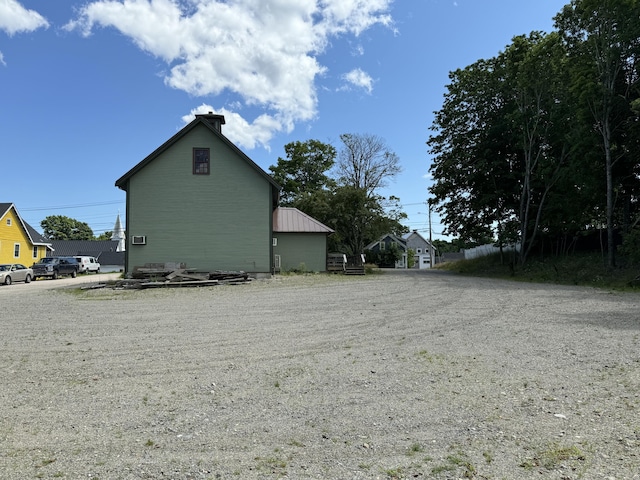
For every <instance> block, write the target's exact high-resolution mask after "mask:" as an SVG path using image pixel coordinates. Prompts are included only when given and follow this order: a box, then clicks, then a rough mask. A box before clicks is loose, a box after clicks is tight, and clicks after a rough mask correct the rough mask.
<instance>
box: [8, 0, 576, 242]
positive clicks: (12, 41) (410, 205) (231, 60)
mask: <svg viewBox="0 0 640 480" xmlns="http://www.w3.org/2000/svg"><path fill="white" fill-rule="evenodd" d="M566 3H568V1H559V0H558V1H556V0H482V1H481V0H455V1H453V0H395V1H393V0H322V1H320V0H226V1H221V0H121V1H114V0H112V1H86V0H55V1H52V0H19V1H18V0H0V165H1V170H0V179H1V180H2V182H1V183H2V185H4V188H3V189H2V192H3V193H2V195H0V201H1V202H10V203H14V204H15V205H16V207H17V209H18V211H19V212H20V214H21V216H22V217H23V218H24V220H26V221H27V222H28V223H29V224H31V225H32V226H33V227H35V228H36V229H37V230H39V231H42V229H41V228H40V222H41V220H42V219H44V218H45V217H47V216H49V215H66V216H69V217H72V218H75V219H77V220H80V221H83V222H87V223H88V224H89V225H90V226H91V228H92V229H93V231H94V233H95V234H96V235H97V234H100V233H102V232H104V231H105V230H111V229H112V228H113V225H114V223H115V220H116V217H117V215H118V214H120V215H121V219H122V220H123V222H124V220H125V217H124V215H125V193H124V192H123V191H121V190H119V189H118V188H116V187H115V186H114V182H115V181H116V180H117V179H118V178H119V177H120V176H122V175H123V174H124V173H126V172H127V171H128V170H129V169H130V168H131V167H133V166H134V165H135V164H137V163H138V162H139V161H141V160H142V159H143V158H145V157H146V156H147V155H148V154H149V153H151V152H152V151H154V150H155V149H156V148H157V147H158V146H160V145H161V144H162V143H164V142H165V141H166V140H167V139H169V138H170V137H171V136H172V135H173V134H175V133H176V132H177V131H178V130H179V129H180V128H182V127H183V126H184V125H186V123H188V121H190V119H191V118H193V115H194V114H195V113H200V112H207V111H214V112H216V113H222V114H224V115H225V118H226V125H225V126H224V127H223V133H224V134H225V135H226V136H227V137H228V138H229V139H230V140H231V141H233V142H234V143H236V145H238V146H239V147H240V148H241V149H242V150H243V151H244V152H245V153H246V154H247V155H248V156H249V157H251V158H252V159H253V160H254V161H255V162H256V163H257V164H258V165H260V166H261V167H262V168H263V169H264V170H266V171H268V168H269V166H270V165H275V164H276V163H277V159H278V157H284V145H286V144H287V143H289V142H292V141H296V140H299V141H305V140H308V139H311V138H313V139H317V140H320V141H322V142H326V143H331V144H333V145H334V146H336V147H338V148H339V147H340V141H339V136H340V134H343V133H356V134H371V135H377V136H379V137H381V138H383V139H384V140H385V142H386V144H387V145H388V147H389V148H390V149H391V150H393V151H394V152H395V153H396V154H397V155H398V156H399V158H400V162H401V165H402V169H403V171H402V173H401V174H400V175H399V176H398V177H397V178H396V179H395V181H393V182H392V183H390V185H389V186H388V187H387V188H386V189H385V190H384V191H383V192H381V193H382V194H384V195H387V196H388V195H395V196H397V197H400V200H401V204H402V205H403V209H404V211H405V212H406V213H407V214H408V219H407V220H406V222H405V224H406V225H407V226H408V227H409V228H410V229H418V230H419V231H420V232H421V233H423V234H425V235H426V234H428V228H429V219H428V215H427V207H426V206H425V201H426V200H427V198H428V191H427V188H428V186H429V185H430V179H429V177H428V169H429V165H430V158H429V156H428V153H427V147H426V144H425V142H426V141H427V139H428V137H429V133H430V131H429V126H430V125H431V123H432V120H433V112H434V111H435V110H438V109H440V107H441V106H442V100H443V94H444V93H445V91H446V90H445V86H446V84H447V83H448V74H449V72H450V71H453V70H455V69H457V68H464V67H466V66H467V65H469V64H471V63H473V62H475V61H476V60H478V59H481V58H490V57H493V56H495V55H497V54H498V52H500V51H502V50H503V49H504V47H505V46H506V45H507V44H509V43H510V41H511V39H512V38H513V37H514V36H515V35H520V34H528V33H529V32H531V31H534V30H542V31H546V32H549V31H551V30H552V29H553V17H554V15H555V14H556V13H558V12H559V11H560V10H561V8H562V7H563V6H564V5H565V4H566ZM442 230H443V226H442V225H441V224H440V220H439V219H438V217H437V216H436V215H432V231H433V237H434V238H444V237H442V235H441V233H442Z"/></svg>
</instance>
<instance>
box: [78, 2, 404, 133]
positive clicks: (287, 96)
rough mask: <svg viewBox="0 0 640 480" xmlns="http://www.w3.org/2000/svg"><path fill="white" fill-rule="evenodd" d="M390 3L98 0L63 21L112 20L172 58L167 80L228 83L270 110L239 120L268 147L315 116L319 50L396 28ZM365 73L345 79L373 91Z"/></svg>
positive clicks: (208, 87)
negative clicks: (345, 38)
mask: <svg viewBox="0 0 640 480" xmlns="http://www.w3.org/2000/svg"><path fill="white" fill-rule="evenodd" d="M392 1H393V0H121V1H117V0H99V1H93V2H90V3H88V4H87V5H85V6H84V7H83V8H82V9H81V11H80V14H79V16H78V18H77V19H76V20H74V21H72V22H69V23H68V24H67V25H66V28H67V29H68V30H72V29H78V30H80V31H82V32H83V34H84V35H90V34H91V32H92V30H93V29H94V28H97V27H113V28H115V29H117V30H119V31H120V32H121V33H122V34H124V35H126V36H128V37H130V38H131V39H132V40H133V41H134V42H135V44H136V45H137V46H138V47H139V48H140V49H141V50H143V51H145V52H148V53H150V54H152V55H154V56H156V57H159V58H162V59H163V60H164V61H166V62H167V63H168V64H169V66H170V70H169V73H168V74H167V76H166V77H165V82H166V84H167V85H169V86H171V87H173V88H176V89H179V90H183V91H185V92H188V93H189V94H191V95H194V96H201V97H206V96H215V95H217V94H220V93H221V92H223V91H230V92H233V93H235V94H237V95H238V96H239V97H240V98H241V100H242V102H243V104H244V105H249V106H256V107H259V108H261V109H263V110H265V111H266V112H267V113H266V114H264V115H261V116H259V117H258V118H256V119H255V120H253V121H252V122H251V123H249V122H246V121H244V125H243V127H244V128H248V130H249V131H250V135H255V137H254V140H253V143H254V144H261V145H264V144H265V142H268V139H269V138H271V135H272V134H273V133H275V132H277V131H291V130H292V129H293V127H294V126H295V124H296V123H298V122H302V121H308V120H312V119H313V118H314V117H315V116H316V114H317V102H318V99H317V93H316V85H315V79H316V77H317V76H318V75H321V74H323V73H324V72H325V71H326V68H325V67H324V66H323V65H320V64H319V63H318V60H317V58H316V56H317V55H318V54H319V53H321V52H323V51H324V49H325V48H327V46H328V45H329V41H330V39H331V37H334V36H339V35H355V36H358V35H359V34H360V33H362V32H363V31H365V30H366V29H368V28H370V27H372V26H373V25H376V24H380V25H384V26H391V24H392V20H391V17H390V15H388V13H387V11H388V10H389V7H390V4H391V2H392ZM367 77H368V76H366V74H364V75H362V76H360V77H356V78H354V80H349V81H351V82H352V83H354V81H355V82H360V84H359V86H361V87H363V88H365V89H368V90H369V91H370V89H371V79H370V78H369V84H368V85H367ZM354 84H356V83H354ZM232 115H236V114H233V113H227V114H225V116H229V117H230V116H232ZM239 118H240V117H239V116H238V119H239ZM235 121H236V119H234V122H233V123H235ZM227 123H228V125H229V126H231V125H232V122H231V121H230V119H229V118H227ZM232 131H233V127H232V128H229V129H228V130H227V133H229V135H228V136H229V138H232V137H231V133H232ZM238 135H240V132H238ZM245 141H246V142H247V143H249V144H250V143H252V142H251V141H249V140H248V139H245ZM245 145H246V144H245Z"/></svg>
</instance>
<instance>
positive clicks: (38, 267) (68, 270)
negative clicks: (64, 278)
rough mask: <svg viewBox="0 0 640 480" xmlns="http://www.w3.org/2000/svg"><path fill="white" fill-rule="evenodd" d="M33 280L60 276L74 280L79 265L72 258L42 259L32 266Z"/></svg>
mask: <svg viewBox="0 0 640 480" xmlns="http://www.w3.org/2000/svg"><path fill="white" fill-rule="evenodd" d="M32 268H33V278H34V280H35V279H36V278H38V277H49V278H52V279H54V280H55V279H56V278H58V277H60V276H61V275H70V276H71V277H72V278H76V276H77V275H78V270H79V268H80V265H79V264H78V262H77V261H76V259H75V258H73V257H44V258H41V259H40V260H39V261H38V263H36V264H34V265H33V267H32Z"/></svg>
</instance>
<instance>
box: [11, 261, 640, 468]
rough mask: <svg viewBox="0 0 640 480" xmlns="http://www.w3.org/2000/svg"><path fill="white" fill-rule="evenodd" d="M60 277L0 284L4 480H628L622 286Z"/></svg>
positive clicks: (635, 443) (638, 397)
mask: <svg viewBox="0 0 640 480" xmlns="http://www.w3.org/2000/svg"><path fill="white" fill-rule="evenodd" d="M57 285H58V284H56V283H54V282H50V283H48V284H45V283H41V282H40V281H39V282H36V284H33V285H17V284H16V285H12V286H9V287H0V372H1V377H0V378H1V379H0V382H1V383H0V478H1V479H3V480H8V479H19V480H23V479H32V478H45V479H51V478H65V479H92V478H93V479H217V478H221V479H236V478H237V479H276V478H292V479H298V478H311V479H371V478H380V479H392V478H397V479H400V478H425V479H426V478H429V479H430V478H434V479H457V478H476V479H502V478H505V479H579V478H582V479H607V480H611V479H640V411H639V410H640V361H639V359H640V350H639V340H640V339H639V333H640V295H639V294H634V293H611V292H607V291H600V290H594V289H590V288H580V287H575V288H574V287H562V286H550V285H536V284H523V283H511V282H506V281H498V280H486V279H477V278H465V277H461V276H456V275H451V274H446V273H441V272H435V271H433V272H416V271H414V272H386V273H384V274H380V275H367V276H365V277H345V276H338V275H334V276H331V275H315V276H283V277H277V278H274V279H271V280H260V281H254V282H251V283H249V284H246V285H239V286H216V287H207V288H184V289H167V290H144V291H114V290H111V289H100V290H87V291H82V292H78V291H77V290H74V291H65V290H60V289H51V288H50V287H53V286H57ZM59 285H62V284H59ZM45 286H46V288H45Z"/></svg>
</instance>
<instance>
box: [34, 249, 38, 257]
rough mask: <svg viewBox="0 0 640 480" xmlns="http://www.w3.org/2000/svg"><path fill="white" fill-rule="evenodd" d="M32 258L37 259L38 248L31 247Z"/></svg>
mask: <svg viewBox="0 0 640 480" xmlns="http://www.w3.org/2000/svg"><path fill="white" fill-rule="evenodd" d="M33 258H38V247H33Z"/></svg>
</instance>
